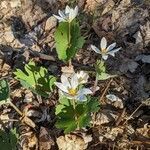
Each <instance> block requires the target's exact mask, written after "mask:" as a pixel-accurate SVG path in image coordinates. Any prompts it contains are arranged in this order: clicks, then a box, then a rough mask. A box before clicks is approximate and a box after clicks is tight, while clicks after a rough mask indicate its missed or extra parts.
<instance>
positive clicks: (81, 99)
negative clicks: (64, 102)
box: [76, 95, 87, 102]
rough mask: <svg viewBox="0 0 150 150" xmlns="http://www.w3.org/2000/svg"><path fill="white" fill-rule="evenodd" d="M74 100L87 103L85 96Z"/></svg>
mask: <svg viewBox="0 0 150 150" xmlns="http://www.w3.org/2000/svg"><path fill="white" fill-rule="evenodd" d="M76 100H78V101H81V102H85V101H87V98H86V96H85V95H78V96H77V97H76Z"/></svg>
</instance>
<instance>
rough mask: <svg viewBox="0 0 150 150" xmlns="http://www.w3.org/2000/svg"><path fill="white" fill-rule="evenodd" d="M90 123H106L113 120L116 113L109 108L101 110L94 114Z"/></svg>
mask: <svg viewBox="0 0 150 150" xmlns="http://www.w3.org/2000/svg"><path fill="white" fill-rule="evenodd" d="M93 117H94V116H93ZM93 117H92V121H91V123H92V124H94V125H102V124H107V123H109V122H112V121H115V119H117V117H118V116H117V113H116V112H114V111H111V110H110V109H104V110H101V112H99V113H97V114H96V116H95V117H94V118H93Z"/></svg>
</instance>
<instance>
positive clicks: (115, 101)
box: [105, 94, 124, 109]
mask: <svg viewBox="0 0 150 150" xmlns="http://www.w3.org/2000/svg"><path fill="white" fill-rule="evenodd" d="M106 98H107V99H106V101H105V102H106V103H107V104H111V105H113V106H115V107H116V108H120V109H122V108H123V107H124V106H123V101H122V99H120V98H119V97H117V96H115V95H114V94H108V95H106Z"/></svg>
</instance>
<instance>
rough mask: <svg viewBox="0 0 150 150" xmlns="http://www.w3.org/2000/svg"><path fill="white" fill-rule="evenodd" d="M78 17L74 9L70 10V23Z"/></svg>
mask: <svg viewBox="0 0 150 150" xmlns="http://www.w3.org/2000/svg"><path fill="white" fill-rule="evenodd" d="M75 17H76V14H75V12H74V10H73V9H70V13H69V22H71V21H72V20H73V19H74V18H75Z"/></svg>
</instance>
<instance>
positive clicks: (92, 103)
mask: <svg viewBox="0 0 150 150" xmlns="http://www.w3.org/2000/svg"><path fill="white" fill-rule="evenodd" d="M98 110H99V101H98V98H96V97H90V96H89V97H88V102H87V112H97V111H98Z"/></svg>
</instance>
